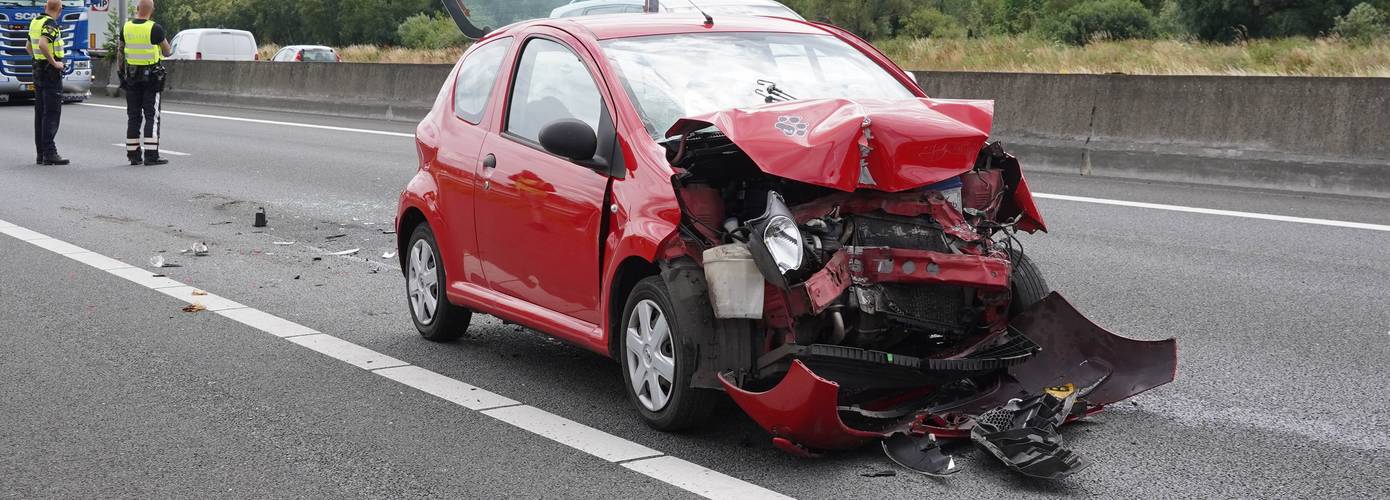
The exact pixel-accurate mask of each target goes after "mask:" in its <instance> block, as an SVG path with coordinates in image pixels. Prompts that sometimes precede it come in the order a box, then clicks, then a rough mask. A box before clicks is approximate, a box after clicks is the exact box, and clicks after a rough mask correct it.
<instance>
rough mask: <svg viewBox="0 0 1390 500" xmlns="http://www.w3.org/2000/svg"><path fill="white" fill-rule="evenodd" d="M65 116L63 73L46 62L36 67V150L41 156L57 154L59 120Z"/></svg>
mask: <svg viewBox="0 0 1390 500" xmlns="http://www.w3.org/2000/svg"><path fill="white" fill-rule="evenodd" d="M62 116H63V75H62V73H59V72H58V70H57V69H56V68H54V67H52V66H49V65H47V64H44V65H42V66H37V67H35V68H34V150H35V153H37V154H38V156H39V157H40V158H42V157H44V156H56V155H57V154H58V145H57V144H56V143H54V139H55V138H56V137H57V136H58V122H59V121H61V119H62Z"/></svg>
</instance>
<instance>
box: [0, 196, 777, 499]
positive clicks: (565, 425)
mask: <svg viewBox="0 0 1390 500" xmlns="http://www.w3.org/2000/svg"><path fill="white" fill-rule="evenodd" d="M0 234H5V235H9V236H11V237H13V238H16V239H18V240H20V241H25V242H28V243H30V244H33V245H34V246H37V247H39V248H43V249H46V250H49V251H51V252H54V253H56V254H59V255H63V256H65V257H68V258H70V259H72V260H75V261H77V262H81V263H83V264H86V265H88V266H91V267H93V268H96V269H99V270H101V271H105V272H107V273H109V274H111V275H114V276H118V277H121V278H124V279H126V280H129V281H131V282H133V283H136V284H139V285H141V286H144V287H145V288H149V289H151V290H155V291H157V292H159V293H162V294H164V295H168V296H170V297H174V298H176V299H179V300H181V301H184V302H187V303H190V304H193V303H197V304H201V305H203V306H204V307H206V308H207V309H208V310H209V312H213V313H215V314H218V315H221V316H223V317H226V318H228V319H231V320H233V321H236V322H238V323H241V324H243V325H246V326H249V327H251V328H254V329H257V330H260V331H262V332H265V333H269V334H271V335H274V336H276V337H280V338H283V339H285V340H286V341H289V342H292V343H294V344H297V345H300V346H302V347H304V348H306V349H310V350H313V351H316V352H318V353H320V354H323V355H325V356H328V357H330V358H333V359H336V360H339V361H342V362H344V363H347V364H350V365H352V366H355V367H358V368H362V369H364V370H368V371H370V372H371V373H375V374H377V375H380V376H382V377H384V378H387V379H390V380H393V381H396V382H398V383H400V384H403V385H406V386H409V387H412V388H415V389H417V390H420V391H421V392H424V393H426V394H430V395H432V396H435V397H437V398H440V399H442V400H444V401H448V402H450V403H453V404H455V405H458V406H461V407H463V408H467V409H469V410H472V411H477V412H479V413H482V414H483V415H487V416H488V417H491V418H494V419H497V420H499V421H502V422H505V423H507V424H510V425H512V426H515V427H517V428H519V429H522V430H525V431H528V432H531V433H533V434H536V435H538V436H541V437H544V438H547V439H550V440H551V441H555V442H557V443H560V444H563V445H565V446H569V447H571V448H574V449H576V450H579V451H582V452H584V453H587V454H589V455H592V456H594V457H597V458H599V459H602V460H605V461H608V462H610V463H614V464H617V465H620V466H622V467H624V468H626V469H628V470H631V471H633V472H637V473H639V474H642V475H644V476H647V477H649V478H652V479H655V480H657V481H661V482H664V483H667V484H670V485H672V486H675V487H677V488H681V489H683V490H686V491H689V492H691V493H694V494H696V495H700V496H703V497H705V498H712V499H730V500H734V499H761V498H776V499H785V498H790V497H787V496H785V495H782V494H780V493H777V492H775V491H772V490H768V489H766V488H763V487H761V486H758V485H755V484H752V483H749V482H747V481H743V480H741V479H738V478H735V477H732V476H729V475H726V474H723V473H720V472H718V471H715V470H712V469H709V468H706V467H703V466H701V465H698V464H694V463H691V462H688V461H685V460H682V459H680V458H676V457H673V456H670V455H666V454H664V453H662V452H660V451H657V450H655V449H652V448H648V447H646V446H643V445H640V444H637V443H635V442H632V441H629V440H627V439H623V438H620V437H618V436H614V435H612V434H609V433H606V432H604V431H601V430H598V429H595V428H593V427H589V426H587V425H584V424H581V423H579V422H575V421H573V420H570V419H567V418H565V417H562V416H559V415H556V414H553V413H550V412H547V411H545V410H542V409H540V408H536V407H533V406H529V405H526V404H523V403H521V402H519V401H516V400H513V399H510V398H507V397H505V396H502V395H499V394H496V393H493V392H490V391H487V390H485V389H482V388H480V387H476V386H473V385H470V384H468V383H465V382H462V381H459V380H455V379H453V378H449V377H447V376H445V375H442V374H439V373H436V372H433V371H430V370H427V369H424V368H421V367H418V366H414V365H411V364H410V363H407V362H405V361H402V360H399V359H396V358H393V357H391V356H387V355H385V354H382V353H379V352H376V351H373V350H371V349H368V348H366V347H362V346H360V345H357V344H354V343H352V342H348V341H346V340H343V339H340V338H337V337H334V336H332V335H328V334H325V333H321V332H319V331H317V330H314V329H312V328H309V327H307V326H304V325H300V324H298V323H295V322H293V321H290V320H287V319H284V318H281V317H278V316H275V315H272V314H269V313H266V312H264V311H261V310H258V309H255V308H251V307H247V306H246V305H243V304H241V303H239V302H236V301H233V300H231V299H228V298H225V297H222V296H219V295H215V294H212V293H207V292H204V291H202V290H200V289H197V288H194V287H192V286H190V285H187V284H184V283H181V282H178V281H175V280H173V279H170V278H168V277H166V276H162V275H158V274H155V273H152V272H149V271H146V270H144V269H141V268H138V267H135V266H132V265H129V264H126V263H124V262H121V261H119V260H116V259H113V258H110V257H107V256H104V255H101V254H98V253H96V252H92V251H89V250H86V249H84V248H81V247H78V246H76V245H73V244H71V243H67V242H65V241H62V240H58V239H56V238H51V237H49V236H47V235H44V234H42V233H39V232H36V231H32V230H29V229H26V228H23V227H20V226H18V225H15V224H12V223H9V222H6V221H4V220H0Z"/></svg>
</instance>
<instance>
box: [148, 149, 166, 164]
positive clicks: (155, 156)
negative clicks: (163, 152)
mask: <svg viewBox="0 0 1390 500" xmlns="http://www.w3.org/2000/svg"><path fill="white" fill-rule="evenodd" d="M168 163H169V160H166V159H164V158H160V157H159V151H145V164H146V165H167V164H168Z"/></svg>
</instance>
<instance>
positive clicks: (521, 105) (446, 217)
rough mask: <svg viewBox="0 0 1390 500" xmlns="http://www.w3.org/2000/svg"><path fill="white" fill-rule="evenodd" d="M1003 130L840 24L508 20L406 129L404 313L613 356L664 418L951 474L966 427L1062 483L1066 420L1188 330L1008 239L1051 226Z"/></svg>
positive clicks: (635, 391) (989, 106)
mask: <svg viewBox="0 0 1390 500" xmlns="http://www.w3.org/2000/svg"><path fill="white" fill-rule="evenodd" d="M446 3H448V2H446ZM470 3H472V2H470ZM473 7H474V8H479V6H476V5H475V6H473ZM552 7H553V6H552ZM451 10H453V11H454V13H455V15H456V18H466V15H465V14H468V13H469V11H467V10H466V9H465V8H464V7H463V6H462V4H461V3H459V2H455V3H454V4H452V5H451ZM541 15H543V13H539V14H537V17H539V16H541ZM475 17H476V14H475ZM461 24H466V23H461ZM463 27H464V28H465V30H466V32H467V30H469V29H472V27H471V26H463ZM992 119H993V103H992V102H990V101H973V100H947V99H932V98H928V97H927V96H926V95H925V94H924V93H923V92H922V90H921V89H920V88H919V87H918V86H917V84H916V83H915V82H914V81H913V79H912V77H911V76H910V75H909V74H908V73H906V72H904V71H902V70H901V69H899V68H898V67H897V66H896V65H894V64H893V63H892V62H891V61H890V60H888V59H887V58H886V57H884V56H883V55H882V54H881V53H880V52H879V51H877V50H876V49H874V48H873V47H872V46H870V45H869V44H868V43H866V42H864V41H863V40H861V39H859V38H857V37H855V36H854V35H852V34H850V33H849V32H847V31H844V30H842V29H839V28H836V27H833V26H829V25H825V24H817V23H808V22H803V21H797V20H787V19H775V18H754V17H720V18H717V19H715V18H709V17H701V16H679V15H666V14H629V15H618V16H598V17H583V18H570V19H543V20H533V21H526V22H520V23H515V24H511V25H509V26H506V27H504V28H501V29H498V30H494V31H491V32H490V33H487V34H486V35H485V36H482V37H481V39H480V40H478V42H477V43H476V44H474V45H473V46H472V47H471V48H470V49H469V50H468V51H467V53H465V54H464V55H463V57H462V58H461V60H460V61H459V63H458V65H457V66H456V68H455V70H454V71H453V73H452V75H451V76H450V78H449V80H448V81H447V82H446V83H445V85H444V88H443V90H442V91H441V93H440V95H439V98H438V100H437V101H436V103H435V106H434V108H433V111H432V112H431V113H430V114H429V115H428V116H427V117H426V118H425V119H424V120H423V121H422V122H421V123H420V125H419V127H418V128H417V131H416V143H417V147H418V154H419V171H418V173H417V174H416V176H415V177H414V179H413V180H412V181H411V182H410V183H409V185H408V186H407V187H406V188H405V191H404V192H403V193H402V195H401V199H400V210H399V215H398V218H397V226H398V227H397V230H398V232H397V234H398V235H399V236H398V238H399V246H400V258H401V263H402V267H403V269H404V270H405V277H406V281H407V294H408V303H409V306H410V311H411V315H412V317H413V318H414V322H415V326H416V327H417V328H418V329H419V331H420V333H421V334H423V335H424V336H425V337H426V338H428V339H431V340H437V341H447V340H452V339H456V338H458V337H459V336H460V335H462V334H463V333H464V331H465V329H466V328H467V327H468V324H469V319H470V317H471V315H472V314H473V313H475V312H476V313H485V314H490V315H493V316H497V317H500V318H503V319H505V320H508V321H512V322H515V323H519V324H522V325H526V326H528V327H531V328H534V329H536V330H539V331H541V332H544V333H546V334H549V335H553V336H555V337H558V338H561V339H564V340H567V341H570V342H573V343H575V344H578V345H580V346H583V347H585V348H587V349H590V350H592V351H594V352H596V353H599V354H602V355H605V356H611V357H613V358H615V359H617V360H618V361H620V363H621V365H622V371H623V374H624V378H625V381H626V382H627V383H626V384H625V386H626V391H627V393H628V396H629V397H630V399H631V400H632V402H633V404H634V406H635V409H636V410H637V412H638V414H640V415H641V418H643V419H644V420H645V421H646V422H647V423H648V424H650V425H651V426H652V427H655V428H657V429H662V430H678V429H682V428H686V427H690V426H692V425H696V424H699V423H701V422H702V421H703V420H705V419H706V418H707V417H708V415H709V414H710V411H711V409H712V408H713V407H714V404H713V403H714V399H715V398H717V397H721V396H720V395H719V393H720V392H721V391H722V392H724V393H727V394H728V395H729V396H730V397H731V398H732V399H733V400H734V401H735V402H736V403H737V404H738V405H739V406H740V407H742V408H743V409H744V410H745V411H746V412H748V414H749V415H750V416H751V417H752V418H753V419H754V420H756V421H757V422H758V423H759V424H760V425H761V426H762V427H764V428H765V429H767V431H768V432H769V433H770V434H771V436H772V439H773V441H774V443H775V444H776V445H777V446H778V447H780V448H782V449H783V450H786V451H788V452H791V453H795V454H799V455H815V454H818V453H821V452H823V451H827V450H833V449H843V448H848V447H853V446H858V445H861V444H864V443H866V442H869V441H882V443H883V446H884V448H885V450H886V451H887V452H888V454H889V455H890V456H891V457H893V459H894V460H896V461H898V462H899V463H901V464H903V465H905V466H907V467H910V468H913V469H915V470H918V471H921V472H924V473H928V474H936V475H944V474H950V473H952V472H955V470H956V467H955V464H954V461H953V460H952V459H951V458H950V457H949V456H947V455H944V454H943V453H942V452H941V450H940V449H939V447H937V446H936V441H937V439H973V440H974V441H975V442H976V443H977V444H979V445H980V446H981V447H983V448H985V449H986V450H988V451H990V452H991V453H992V454H994V455H995V456H997V457H998V458H1000V459H1001V460H1003V461H1004V462H1005V463H1006V464H1008V465H1009V466H1011V467H1014V468H1015V469H1018V470H1019V471H1021V472H1023V473H1025V474H1028V475H1031V476H1037V477H1063V476H1066V475H1069V474H1071V473H1074V472H1076V471H1078V470H1080V469H1081V468H1084V467H1085V466H1086V465H1087V462H1086V461H1085V460H1084V459H1082V458H1081V457H1080V456H1079V455H1076V454H1075V453H1073V452H1071V451H1070V450H1068V449H1067V448H1065V446H1063V443H1062V440H1061V437H1060V434H1059V433H1058V428H1059V427H1060V426H1061V425H1062V424H1064V423H1066V422H1069V421H1071V420H1074V419H1077V418H1082V417H1084V416H1086V415H1088V414H1090V413H1092V412H1095V411H1098V410H1099V409H1100V408H1101V407H1103V406H1104V405H1106V404H1110V403H1113V402H1116V401H1120V400H1123V399H1126V398H1128V397H1130V396H1133V395H1134V394H1137V393H1139V392H1142V391H1145V390H1147V389H1150V388H1153V387H1155V386H1158V385H1162V384H1164V383H1167V382H1169V381H1171V380H1172V378H1173V375H1174V370H1175V367H1176V346H1175V343H1174V341H1172V340H1167V341H1159V342H1145V341H1136V340H1130V339H1125V338H1122V337H1118V336H1115V335H1113V334H1110V333H1109V332H1106V331H1105V330H1103V329H1101V328H1100V327H1097V326H1096V325H1094V324H1093V323H1091V322H1089V321H1087V320H1086V319H1085V318H1084V317H1083V316H1082V315H1081V314H1080V313H1078V312H1077V311H1076V310H1075V309H1074V308H1072V307H1071V306H1070V305H1069V304H1068V303H1067V302H1066V301H1065V300H1063V299H1062V298H1061V297H1060V296H1058V295H1056V294H1054V293H1050V290H1049V289H1048V288H1047V285H1046V283H1045V281H1044V279H1043V277H1042V275H1041V274H1040V273H1039V271H1038V269H1037V267H1036V266H1035V265H1034V264H1033V263H1032V262H1031V261H1029V259H1028V258H1027V256H1026V255H1024V253H1023V249H1022V247H1021V246H1020V245H1019V243H1018V240H1017V239H1016V238H1014V234H1015V232H1016V231H1028V232H1033V231H1043V230H1045V227H1046V226H1045V224H1044V222H1043V218H1042V216H1041V215H1040V214H1039V213H1038V210H1037V208H1036V207H1035V206H1034V204H1033V200H1032V198H1031V196H1030V194H1029V191H1028V184H1027V182H1026V181H1025V180H1024V177H1023V174H1022V172H1021V171H1020V168H1019V163H1018V161H1017V160H1016V159H1015V158H1014V157H1012V156H1010V155H1009V154H1007V153H1006V152H1005V151H1004V150H1003V147H1002V146H1001V145H1000V144H998V143H991V142H989V141H988V138H989V131H990V128H991V124H992Z"/></svg>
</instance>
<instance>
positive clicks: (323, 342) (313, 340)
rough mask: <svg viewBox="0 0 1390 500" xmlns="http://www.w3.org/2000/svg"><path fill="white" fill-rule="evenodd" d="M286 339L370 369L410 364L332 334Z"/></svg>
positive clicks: (353, 364)
mask: <svg viewBox="0 0 1390 500" xmlns="http://www.w3.org/2000/svg"><path fill="white" fill-rule="evenodd" d="M285 340H288V341H290V342H294V343H296V344H299V345H301V346H304V347H307V348H309V350H311V351H318V353H319V354H323V355H325V356H328V357H330V358H333V359H336V360H338V361H342V362H344V363H347V364H349V365H352V366H356V367H358V368H365V369H368V370H375V369H377V368H391V367H393V366H405V365H408V364H410V363H406V362H404V361H401V360H399V359H396V358H393V357H390V356H387V355H385V354H382V353H379V352H376V351H373V350H371V349H368V348H366V347H362V346H360V345H357V344H354V343H352V342H348V341H346V340H343V339H340V338H338V337H334V336H332V335H324V334H318V335H303V336H299V337H287V338H286V339H285Z"/></svg>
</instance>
